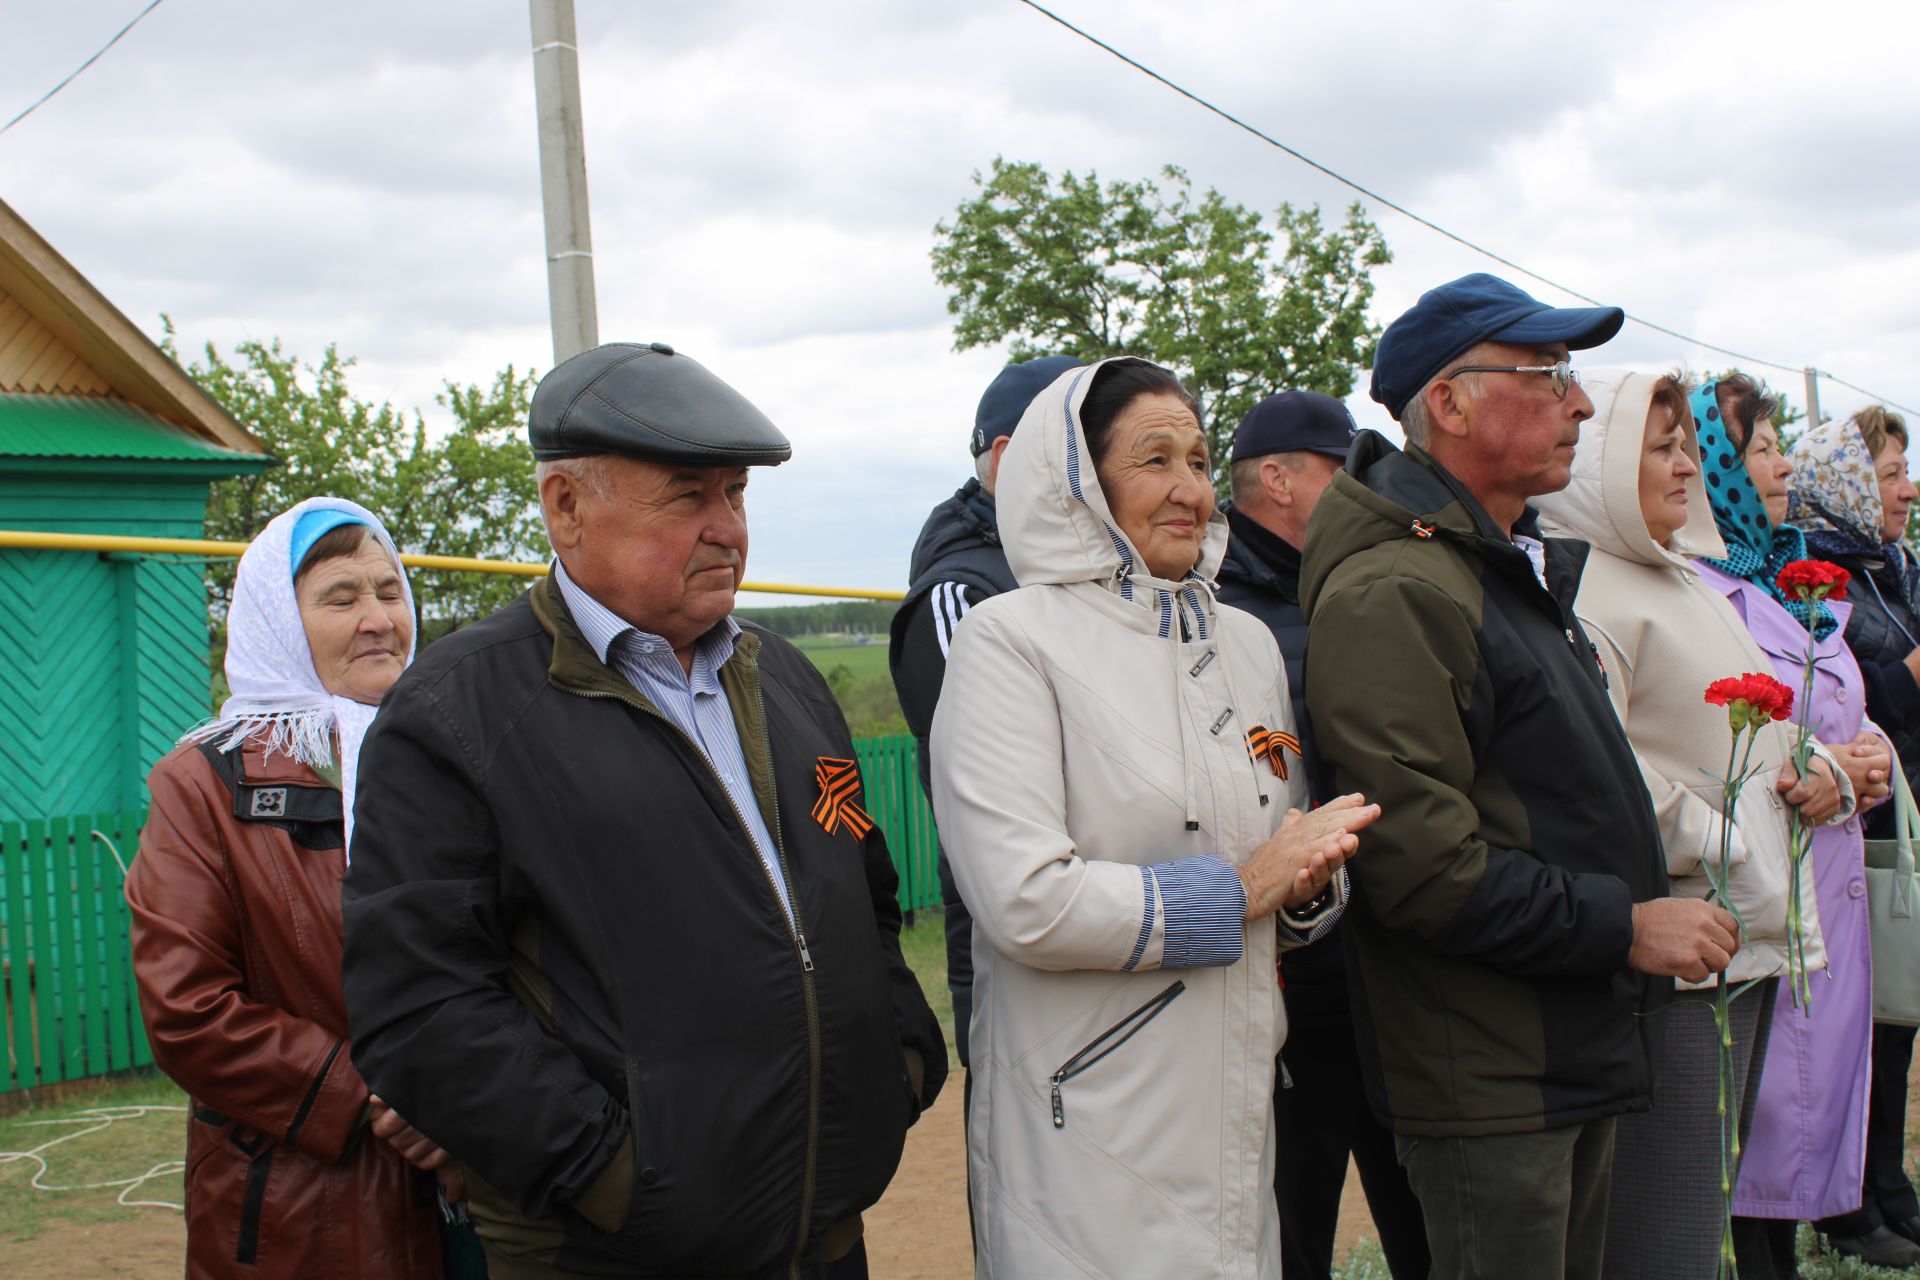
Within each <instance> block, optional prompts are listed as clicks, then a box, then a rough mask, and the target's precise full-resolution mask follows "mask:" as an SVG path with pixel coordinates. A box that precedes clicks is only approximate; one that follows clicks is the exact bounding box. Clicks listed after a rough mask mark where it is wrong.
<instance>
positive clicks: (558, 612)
mask: <svg viewBox="0 0 1920 1280" xmlns="http://www.w3.org/2000/svg"><path fill="white" fill-rule="evenodd" d="M554 563H555V565H556V567H557V566H558V564H559V562H558V561H555V562H554ZM527 599H528V602H529V603H530V604H531V605H532V606H533V616H534V617H536V618H538V619H539V620H540V625H541V626H543V627H545V628H546V629H547V633H548V634H549V635H551V636H552V637H553V658H552V660H551V661H550V662H549V663H548V664H547V679H548V680H549V682H551V683H552V684H555V685H557V686H559V687H560V688H562V689H566V690H569V691H572V692H576V693H594V694H611V695H612V696H614V697H616V698H623V699H626V700H627V701H629V702H633V703H635V704H636V705H639V706H641V707H643V708H645V709H646V710H648V711H654V712H656V713H657V711H658V708H656V707H654V705H653V703H652V702H651V701H649V700H648V699H647V698H646V697H645V696H644V695H643V694H641V692H640V691H639V690H638V689H635V688H634V687H633V685H632V683H631V682H630V681H628V680H627V678H626V677H625V676H623V675H621V674H620V673H619V672H618V671H615V670H614V669H613V668H612V667H610V666H608V665H607V663H606V662H605V661H604V660H603V659H602V658H601V656H600V654H599V653H598V652H596V651H595V649H594V646H593V644H592V642H591V641H589V640H588V639H587V637H586V634H585V633H584V632H582V631H581V629H580V624H579V623H578V622H576V621H574V617H573V611H572V610H571V609H569V608H568V607H567V599H566V596H565V595H564V594H563V593H562V591H561V589H560V584H559V582H558V581H557V580H556V579H555V577H554V574H553V573H552V572H549V573H548V574H547V576H546V577H544V578H542V579H541V580H540V581H539V582H538V583H536V584H535V585H534V587H533V589H532V590H531V591H529V592H527ZM727 623H728V624H729V625H730V627H731V628H732V629H733V630H734V632H735V633H736V634H735V636H734V643H733V651H732V653H731V654H729V655H728V657H727V658H726V660H725V662H723V663H722V664H721V665H720V672H719V674H720V675H721V677H722V683H725V676H726V673H727V671H728V669H729V668H731V667H733V666H734V665H735V664H736V663H744V664H745V665H747V666H753V665H755V659H756V658H757V656H758V654H759V651H760V637H759V636H757V635H755V634H754V633H753V632H751V631H748V630H746V629H744V628H742V627H741V626H740V624H739V623H738V622H736V621H735V620H734V619H733V618H732V617H731V616H729V617H728V618H727Z"/></svg>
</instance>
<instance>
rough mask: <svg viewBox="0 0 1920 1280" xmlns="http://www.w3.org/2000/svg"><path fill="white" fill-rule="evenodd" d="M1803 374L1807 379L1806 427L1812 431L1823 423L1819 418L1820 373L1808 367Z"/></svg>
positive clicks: (1810, 366) (1822, 419)
mask: <svg viewBox="0 0 1920 1280" xmlns="http://www.w3.org/2000/svg"><path fill="white" fill-rule="evenodd" d="M1804 372H1805V374H1806V377H1807V427H1808V429H1812V428H1814V427H1817V426H1819V425H1820V424H1821V423H1822V422H1824V421H1825V419H1824V418H1822V417H1821V416H1820V371H1819V370H1818V369H1816V368H1814V367H1813V366H1812V365H1808V366H1807V367H1806V369H1805V370H1804Z"/></svg>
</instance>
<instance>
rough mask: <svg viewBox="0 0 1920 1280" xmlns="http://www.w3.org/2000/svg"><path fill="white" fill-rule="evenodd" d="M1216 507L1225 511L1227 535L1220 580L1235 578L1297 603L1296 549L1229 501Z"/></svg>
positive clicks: (1297, 564)
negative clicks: (1225, 552) (1225, 553)
mask: <svg viewBox="0 0 1920 1280" xmlns="http://www.w3.org/2000/svg"><path fill="white" fill-rule="evenodd" d="M1220 509H1221V510H1222V511H1224V512H1226V514H1227V534H1228V539H1227V555H1226V559H1225V560H1223V561H1221V563H1220V578H1221V580H1222V581H1231V580H1232V579H1235V578H1239V579H1241V580H1242V581H1245V582H1247V583H1249V584H1251V585H1253V586H1256V587H1259V588H1261V589H1263V590H1267V591H1272V592H1274V593H1276V594H1278V595H1279V596H1281V597H1282V598H1283V599H1285V600H1287V601H1288V602H1289V603H1293V604H1298V603H1299V602H1300V552H1299V551H1297V550H1296V549H1295V548H1294V546H1293V544H1292V543H1290V542H1288V541H1287V540H1286V539H1285V538H1282V537H1281V536H1280V535H1279V534H1277V533H1274V532H1273V531H1272V530H1270V529H1268V528H1267V527H1266V526H1265V525H1263V524H1261V523H1260V522H1259V521H1258V520H1255V519H1254V518H1253V517H1252V516H1249V515H1247V514H1246V513H1245V512H1243V511H1241V510H1239V509H1238V508H1237V507H1235V506H1234V505H1233V504H1232V503H1230V502H1229V503H1222V504H1221V508H1220Z"/></svg>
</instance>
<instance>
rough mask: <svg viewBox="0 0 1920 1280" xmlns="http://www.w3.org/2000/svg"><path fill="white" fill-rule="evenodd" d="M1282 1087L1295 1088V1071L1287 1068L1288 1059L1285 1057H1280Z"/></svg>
mask: <svg viewBox="0 0 1920 1280" xmlns="http://www.w3.org/2000/svg"><path fill="white" fill-rule="evenodd" d="M1280 1087H1281V1088H1282V1089H1291V1088H1293V1072H1291V1071H1289V1070H1287V1060H1286V1059H1285V1058H1282V1059H1280Z"/></svg>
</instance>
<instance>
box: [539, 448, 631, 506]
mask: <svg viewBox="0 0 1920 1280" xmlns="http://www.w3.org/2000/svg"><path fill="white" fill-rule="evenodd" d="M556 472H558V473H559V474H561V475H564V476H567V477H569V478H570V479H571V480H572V481H573V482H574V483H575V484H577V485H579V486H580V487H581V488H582V489H585V490H586V491H587V492H588V493H591V494H592V495H593V496H594V497H596V498H605V497H607V496H609V495H610V494H611V493H612V491H613V480H612V477H610V476H609V475H608V474H607V458H606V455H605V454H600V453H589V454H583V455H581V456H580V457H577V458H551V459H547V460H544V461H541V462H536V463H534V464H533V483H534V487H535V488H536V489H538V488H540V487H541V486H543V485H545V484H546V482H547V477H548V476H550V475H553V474H554V473H556Z"/></svg>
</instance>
